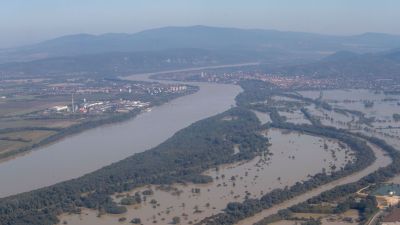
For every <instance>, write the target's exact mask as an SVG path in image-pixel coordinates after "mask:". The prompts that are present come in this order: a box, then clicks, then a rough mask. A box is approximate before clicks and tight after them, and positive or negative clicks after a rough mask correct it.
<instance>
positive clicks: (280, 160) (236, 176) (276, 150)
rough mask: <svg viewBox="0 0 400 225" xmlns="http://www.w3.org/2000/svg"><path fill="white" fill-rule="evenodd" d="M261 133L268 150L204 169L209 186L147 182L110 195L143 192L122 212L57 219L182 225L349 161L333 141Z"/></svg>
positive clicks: (348, 152) (349, 156)
mask: <svg viewBox="0 0 400 225" xmlns="http://www.w3.org/2000/svg"><path fill="white" fill-rule="evenodd" d="M265 135H266V136H267V137H269V138H270V142H271V143H272V145H271V146H270V148H269V149H270V152H269V154H264V155H262V156H259V157H256V158H255V159H253V160H251V161H247V162H240V163H235V164H231V165H224V166H221V167H219V168H218V169H212V170H209V171H206V172H205V174H206V175H209V176H211V177H213V182H211V183H209V184H205V185H195V184H176V185H173V186H167V187H166V186H155V185H152V186H146V187H142V188H138V189H135V190H133V191H131V192H130V193H124V194H122V195H118V196H117V195H116V196H114V199H115V201H116V202H120V201H121V199H123V198H124V197H126V196H127V195H129V196H134V195H135V193H138V194H139V195H140V196H141V197H140V198H141V199H142V202H141V203H140V204H134V205H131V206H128V212H127V213H125V214H122V215H102V216H101V217H98V212H97V211H92V210H83V212H82V213H81V214H80V215H63V216H62V217H61V218H60V219H61V221H62V222H64V221H66V222H67V223H68V224H73V225H78V224H79V225H94V224H99V225H102V224H104V225H105V224H107V225H110V224H129V223H130V221H131V220H132V219H134V218H140V220H141V223H142V224H167V223H170V222H172V220H173V218H174V217H179V219H180V221H181V224H191V223H194V222H196V221H197V222H198V221H200V220H201V219H203V218H205V217H207V216H211V215H213V214H215V213H218V212H220V211H221V210H222V209H224V208H225V207H226V205H227V203H229V202H233V201H239V202H241V201H243V200H244V199H245V198H247V197H251V198H258V197H260V196H262V195H263V194H265V193H267V192H269V191H271V190H272V189H274V188H282V187H285V186H290V185H293V184H294V183H295V182H297V181H301V180H306V179H308V176H309V175H313V174H316V173H318V172H321V171H322V170H323V169H324V170H326V171H328V172H329V171H331V170H332V169H338V168H340V167H341V166H344V165H345V164H346V163H348V162H349V161H352V160H353V157H352V152H351V150H349V149H348V147H347V146H345V145H339V143H338V141H336V140H332V139H324V138H322V137H316V136H310V135H305V134H300V133H296V132H288V131H285V130H278V129H271V130H269V131H266V132H265ZM239 150H240V149H239ZM311 156H312V157H311ZM304 165H308V166H307V167H305V166H304ZM146 190H151V191H147V192H149V193H151V195H143V191H146ZM125 219H126V220H125Z"/></svg>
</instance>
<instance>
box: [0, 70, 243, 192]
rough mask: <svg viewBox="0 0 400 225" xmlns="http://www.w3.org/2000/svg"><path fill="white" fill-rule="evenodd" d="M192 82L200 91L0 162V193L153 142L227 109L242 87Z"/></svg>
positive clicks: (81, 170)
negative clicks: (127, 119)
mask: <svg viewBox="0 0 400 225" xmlns="http://www.w3.org/2000/svg"><path fill="white" fill-rule="evenodd" d="M147 77H148V75H137V76H136V75H135V76H131V77H129V78H127V79H130V80H148V78H147ZM193 84H195V85H197V86H199V87H200V90H199V91H198V92H196V93H194V94H192V95H187V96H183V97H180V98H177V99H175V100H173V101H171V102H169V103H166V104H164V105H161V106H158V107H154V108H152V110H151V111H150V112H145V113H142V114H140V115H138V116H137V117H135V118H134V119H131V120H129V121H126V122H122V123H118V124H113V125H107V126H102V127H98V128H95V129H91V130H87V131H84V132H82V133H79V134H77V135H73V136H70V137H67V138H65V139H63V140H61V141H59V142H56V143H54V144H51V145H48V146H45V147H42V148H40V149H37V150H35V151H32V152H30V153H28V154H26V155H23V156H20V157H17V158H15V159H12V160H9V161H5V162H2V163H0V181H1V182H0V197H5V196H9V195H14V194H18V193H21V192H26V191H31V190H34V189H38V188H41V187H46V186H49V185H52V184H55V183H58V182H61V181H66V180H69V179H72V178H76V177H80V176H82V175H84V174H86V173H89V172H92V171H95V170H97V169H100V168H101V167H104V166H106V165H109V164H111V163H113V162H117V161H119V160H122V159H124V158H126V157H128V156H131V155H133V154H135V153H138V152H143V151H145V150H147V149H150V148H152V147H155V146H157V145H158V144H160V143H162V142H163V141H165V140H166V139H168V138H169V137H171V136H172V135H173V134H174V133H175V132H177V131H178V130H180V129H182V128H184V127H187V126H189V125H190V124H192V123H194V122H196V121H198V120H201V119H204V118H207V117H210V116H213V115H216V114H218V113H221V112H223V111H225V110H227V109H229V108H230V107H231V106H232V105H234V104H235V101H234V99H235V97H236V95H237V94H239V93H240V92H241V88H240V87H239V86H235V85H224V84H209V83H193Z"/></svg>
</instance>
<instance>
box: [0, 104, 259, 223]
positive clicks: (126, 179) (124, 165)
mask: <svg viewBox="0 0 400 225" xmlns="http://www.w3.org/2000/svg"><path fill="white" fill-rule="evenodd" d="M260 128H261V127H260V125H259V121H258V119H257V117H256V116H255V115H254V114H253V113H252V112H250V111H248V110H245V109H241V108H233V109H231V110H229V111H227V112H225V113H222V114H220V115H217V116H214V117H211V118H208V119H205V120H202V121H199V122H196V123H194V124H192V125H191V126H189V127H188V128H185V129H183V130H181V131H179V132H177V133H176V134H175V135H174V136H173V137H171V138H170V139H168V140H167V141H166V142H164V143H162V144H161V145H159V146H157V147H155V148H153V149H150V150H148V151H146V152H143V153H138V154H135V155H133V156H131V157H129V158H127V159H124V160H122V161H120V162H117V163H114V164H112V165H110V166H107V167H104V168H102V169H100V170H98V171H96V172H93V173H90V174H88V175H85V176H83V177H81V178H78V179H74V180H70V181H66V182H63V183H60V184H57V185H53V186H50V187H47V188H42V189H39V190H36V191H32V192H28V193H23V194H19V195H16V196H12V197H7V198H3V199H1V200H0V224H2V225H16V224H38V225H39V224H40V225H47V224H55V223H57V222H58V219H57V215H59V214H60V213H62V212H79V209H78V207H87V208H91V209H99V210H100V211H103V212H107V213H123V212H125V211H126V208H125V207H124V206H120V205H117V204H116V203H115V202H113V201H112V199H111V197H110V195H111V194H113V193H117V192H123V191H128V190H132V189H133V188H136V187H138V186H142V185H146V184H171V183H175V182H194V183H205V182H209V181H211V179H212V178H211V177H207V176H203V175H201V173H202V172H204V171H205V170H207V169H209V168H214V167H216V166H217V165H220V164H223V163H230V162H234V161H237V160H244V159H251V158H253V157H254V156H255V155H256V154H258V153H259V152H260V151H266V149H267V140H266V139H265V138H264V137H263V136H261V135H259V134H258V131H259V129H260ZM235 144H239V145H240V150H241V151H240V153H238V154H233V153H234V147H233V146H234V145H235Z"/></svg>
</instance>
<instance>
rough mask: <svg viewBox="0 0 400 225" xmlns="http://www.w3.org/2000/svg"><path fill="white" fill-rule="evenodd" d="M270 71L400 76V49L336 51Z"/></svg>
mask: <svg viewBox="0 0 400 225" xmlns="http://www.w3.org/2000/svg"><path fill="white" fill-rule="evenodd" d="M271 71H272V72H277V73H282V74H286V75H307V76H313V77H353V78H368V77H373V78H400V49H396V50H391V51H385V52H381V53H373V54H372V53H368V54H356V53H352V52H337V53H335V54H333V55H330V56H328V57H326V58H324V59H322V60H320V61H318V62H315V63H308V64H303V65H296V66H286V67H281V68H278V69H272V70H270V72H271Z"/></svg>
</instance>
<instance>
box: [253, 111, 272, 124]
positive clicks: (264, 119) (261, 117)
mask: <svg viewBox="0 0 400 225" xmlns="http://www.w3.org/2000/svg"><path fill="white" fill-rule="evenodd" d="M253 112H254V113H255V114H256V116H257V118H258V120H260V122H261V124H266V123H268V122H272V120H271V117H269V114H268V113H263V112H260V111H255V110H254V111H253Z"/></svg>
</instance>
